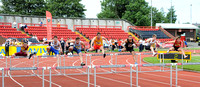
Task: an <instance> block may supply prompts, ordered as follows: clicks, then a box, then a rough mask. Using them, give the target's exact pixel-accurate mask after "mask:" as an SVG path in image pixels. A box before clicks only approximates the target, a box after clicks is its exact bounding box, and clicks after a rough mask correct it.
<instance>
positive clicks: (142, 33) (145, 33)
mask: <svg viewBox="0 0 200 87" xmlns="http://www.w3.org/2000/svg"><path fill="white" fill-rule="evenodd" d="M129 31H130V32H131V33H133V34H134V35H135V36H137V37H138V38H143V39H147V38H151V37H152V35H153V34H156V35H157V39H159V41H161V42H164V41H171V40H173V38H171V37H169V36H168V35H167V34H165V33H164V32H163V31H161V30H160V29H159V28H158V27H147V26H145V27H143V26H132V27H129Z"/></svg>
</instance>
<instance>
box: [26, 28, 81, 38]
mask: <svg viewBox="0 0 200 87" xmlns="http://www.w3.org/2000/svg"><path fill="white" fill-rule="evenodd" d="M24 31H25V32H27V33H28V34H29V35H33V36H35V35H36V36H37V38H38V39H39V40H43V38H44V37H47V28H46V26H29V25H28V28H26V29H24ZM55 35H56V36H57V37H58V39H59V40H60V39H61V38H63V39H64V40H67V38H72V39H75V38H76V37H78V36H79V35H77V34H75V32H72V31H71V30H69V29H68V28H67V27H52V37H53V36H55ZM80 38H81V41H85V39H84V38H83V37H80Z"/></svg>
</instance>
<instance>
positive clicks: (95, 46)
mask: <svg viewBox="0 0 200 87" xmlns="http://www.w3.org/2000/svg"><path fill="white" fill-rule="evenodd" d="M101 46H102V45H94V50H97V49H100V48H101Z"/></svg>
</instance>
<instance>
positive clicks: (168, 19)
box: [165, 6, 177, 23]
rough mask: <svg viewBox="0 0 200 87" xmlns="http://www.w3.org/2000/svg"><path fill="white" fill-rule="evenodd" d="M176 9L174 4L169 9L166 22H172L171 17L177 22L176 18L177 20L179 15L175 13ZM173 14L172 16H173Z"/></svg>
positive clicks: (173, 21)
mask: <svg viewBox="0 0 200 87" xmlns="http://www.w3.org/2000/svg"><path fill="white" fill-rule="evenodd" d="M175 12H176V11H175V9H174V6H172V7H171V8H170V9H169V12H168V13H167V16H166V20H165V23H171V18H172V23H175V22H176V20H177V15H176V14H175ZM171 15H172V17H171Z"/></svg>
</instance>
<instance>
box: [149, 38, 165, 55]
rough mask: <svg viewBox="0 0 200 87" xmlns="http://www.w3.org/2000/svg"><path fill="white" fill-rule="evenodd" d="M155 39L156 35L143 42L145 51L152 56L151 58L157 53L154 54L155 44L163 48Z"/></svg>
mask: <svg viewBox="0 0 200 87" xmlns="http://www.w3.org/2000/svg"><path fill="white" fill-rule="evenodd" d="M156 37H157V35H156V34H154V35H153V36H152V38H149V39H147V40H146V41H145V43H146V46H145V49H146V50H150V51H151V52H152V53H153V55H152V56H155V55H156V54H157V53H156V52H155V51H156V44H158V45H159V46H161V47H162V48H164V47H163V46H162V45H161V44H160V43H159V42H158V41H157V40H156Z"/></svg>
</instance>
